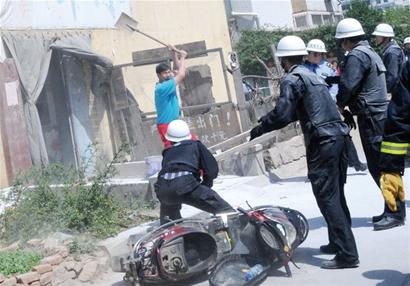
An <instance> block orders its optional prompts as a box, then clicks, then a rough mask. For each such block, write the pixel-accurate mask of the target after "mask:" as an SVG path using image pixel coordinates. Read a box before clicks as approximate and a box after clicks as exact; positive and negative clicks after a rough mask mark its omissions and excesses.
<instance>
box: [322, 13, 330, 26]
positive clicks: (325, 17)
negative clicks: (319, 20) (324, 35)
mask: <svg viewBox="0 0 410 286" xmlns="http://www.w3.org/2000/svg"><path fill="white" fill-rule="evenodd" d="M323 23H324V24H332V15H323Z"/></svg>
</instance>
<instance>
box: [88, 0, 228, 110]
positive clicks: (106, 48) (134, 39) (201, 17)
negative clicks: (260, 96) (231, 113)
mask: <svg viewBox="0 0 410 286" xmlns="http://www.w3.org/2000/svg"><path fill="white" fill-rule="evenodd" d="M131 10H132V15H131V16H132V17H133V18H135V19H136V20H137V21H138V22H139V25H138V28H139V29H140V30H141V31H144V32H145V33H147V34H150V35H152V36H154V37H156V38H158V39H161V40H162V41H163V42H165V43H172V44H182V43H188V42H194V41H201V40H205V42H206V46H207V48H222V49H223V53H224V56H225V57H227V55H228V53H229V52H230V51H231V50H232V48H231V44H230V38H229V31H228V25H227V19H226V14H225V8H224V2H223V1H222V0H220V1H132V2H131ZM160 47H162V46H161V45H160V44H158V43H156V42H154V41H152V40H150V39H148V38H146V37H144V36H142V35H140V34H137V33H134V34H131V33H128V32H124V31H118V30H95V31H93V32H92V49H93V51H95V52H96V53H99V54H101V55H104V56H106V57H108V58H110V59H111V60H112V61H113V62H114V64H124V63H129V62H132V57H131V54H132V52H133V51H140V50H145V49H153V48H160ZM200 64H208V65H209V66H210V69H211V73H212V82H213V88H212V93H213V95H214V97H215V100H216V102H222V101H226V100H227V93H226V88H225V83H224V78H223V73H222V68H221V64H220V61H219V57H218V55H217V54H216V53H212V54H209V56H207V57H201V58H197V59H189V60H188V66H193V65H200ZM123 70H124V78H125V82H126V86H127V87H128V88H129V89H130V90H131V92H132V93H133V95H134V96H135V98H136V100H137V101H138V103H139V105H140V108H141V109H142V111H143V112H150V111H155V107H154V87H155V83H156V82H157V77H156V74H155V65H151V66H142V67H127V68H124V69H123ZM229 81H230V88H231V91H232V92H233V90H234V89H233V80H232V78H231V77H229Z"/></svg>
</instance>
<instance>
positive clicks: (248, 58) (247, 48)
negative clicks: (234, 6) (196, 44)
mask: <svg viewBox="0 0 410 286" xmlns="http://www.w3.org/2000/svg"><path fill="white" fill-rule="evenodd" d="M345 18H355V19H357V20H358V21H359V22H360V23H361V24H362V26H363V29H364V31H365V32H366V35H367V36H368V39H369V40H371V41H370V42H371V45H372V46H373V47H375V43H373V42H372V40H373V37H372V36H371V34H372V33H373V31H374V28H375V27H376V26H377V25H378V24H380V23H388V24H390V25H392V26H393V28H394V32H395V40H397V42H398V43H399V44H401V43H402V41H403V39H404V38H405V37H410V26H409V24H408V21H409V19H410V7H400V8H394V9H388V10H385V11H383V10H379V9H374V8H371V7H369V5H368V4H366V2H365V1H360V0H355V1H353V2H352V4H351V6H350V8H349V10H347V11H346V13H345ZM335 32H336V25H325V26H320V27H317V28H314V29H310V30H303V31H297V32H295V31H289V30H277V31H267V30H263V29H261V30H258V31H244V32H242V35H241V38H240V40H239V42H238V44H237V45H236V47H235V48H236V50H237V51H238V55H239V63H240V65H241V71H242V74H246V75H250V74H255V75H266V71H265V69H264V67H263V66H262V65H261V64H260V63H259V62H258V60H257V59H256V57H255V55H258V57H259V58H261V59H262V60H263V61H264V62H265V63H266V62H269V61H272V54H271V48H270V47H271V45H272V44H277V43H278V42H279V40H280V39H281V38H282V37H284V36H287V35H296V36H299V37H301V38H302V39H303V40H304V41H305V43H307V42H308V41H310V40H311V39H315V38H318V39H321V40H322V41H323V42H324V43H325V44H326V48H327V50H328V51H332V52H333V53H334V54H335V55H337V57H338V58H339V60H342V59H343V54H344V51H342V50H341V48H340V47H339V46H337V42H336V40H335V38H334V36H335Z"/></svg>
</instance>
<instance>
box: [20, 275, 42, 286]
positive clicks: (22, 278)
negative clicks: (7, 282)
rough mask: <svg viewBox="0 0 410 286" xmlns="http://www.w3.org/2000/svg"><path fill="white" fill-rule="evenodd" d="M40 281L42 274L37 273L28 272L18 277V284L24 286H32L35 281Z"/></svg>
mask: <svg viewBox="0 0 410 286" xmlns="http://www.w3.org/2000/svg"><path fill="white" fill-rule="evenodd" d="M39 280H40V274H38V273H37V272H28V273H24V274H20V275H17V282H18V283H23V284H30V283H32V282H35V281H39Z"/></svg>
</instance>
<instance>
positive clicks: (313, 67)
mask: <svg viewBox="0 0 410 286" xmlns="http://www.w3.org/2000/svg"><path fill="white" fill-rule="evenodd" d="M306 50H307V51H308V53H309V54H308V57H307V60H306V61H305V64H304V65H305V67H307V68H308V69H309V70H310V71H312V72H314V73H316V74H317V75H318V76H320V77H321V78H323V79H326V78H327V77H329V76H336V70H335V69H333V67H332V65H331V64H330V63H329V62H328V61H326V60H325V59H324V58H323V54H324V53H326V52H327V51H326V47H325V43H323V42H322V41H321V40H319V39H313V40H310V41H309V43H308V44H307V47H306ZM337 91H338V87H337V84H332V85H331V86H330V88H329V93H330V95H331V96H332V98H333V100H334V101H336V94H337Z"/></svg>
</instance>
